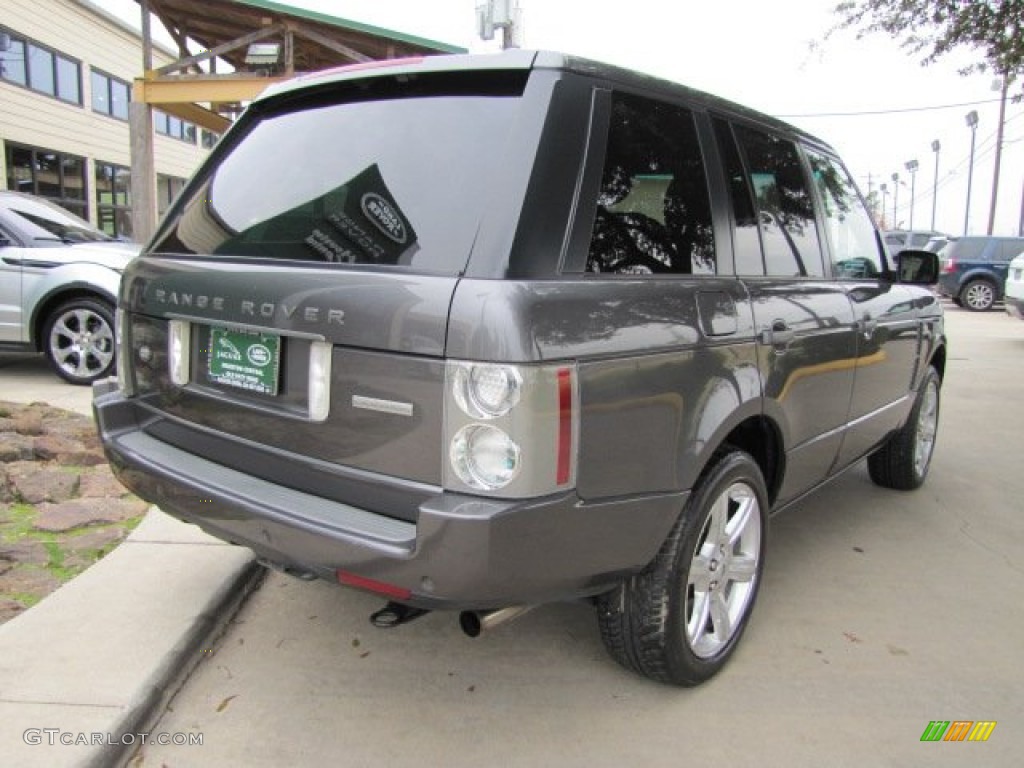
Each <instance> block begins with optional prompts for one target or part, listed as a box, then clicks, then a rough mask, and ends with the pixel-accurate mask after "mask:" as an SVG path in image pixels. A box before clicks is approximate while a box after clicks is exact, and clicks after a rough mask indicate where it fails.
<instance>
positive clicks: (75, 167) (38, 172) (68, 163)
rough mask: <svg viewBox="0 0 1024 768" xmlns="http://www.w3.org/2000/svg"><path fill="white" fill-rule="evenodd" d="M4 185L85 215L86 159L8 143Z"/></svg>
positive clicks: (86, 209)
mask: <svg viewBox="0 0 1024 768" xmlns="http://www.w3.org/2000/svg"><path fill="white" fill-rule="evenodd" d="M6 157H7V188H8V189H13V190H17V191H18V192H26V193H28V194H30V195H39V196H40V197H45V198H46V199H47V200H51V201H53V202H55V203H57V204H58V205H60V206H63V207H64V208H66V209H67V210H69V211H71V212H72V213H74V214H76V215H78V216H81V217H82V218H83V219H85V218H88V215H89V207H88V204H87V202H86V199H85V158H84V157H78V156H77V155H67V154H64V153H62V152H55V151H53V150H51V149H43V148H41V147H26V146H22V145H18V144H11V143H8V144H7V146H6Z"/></svg>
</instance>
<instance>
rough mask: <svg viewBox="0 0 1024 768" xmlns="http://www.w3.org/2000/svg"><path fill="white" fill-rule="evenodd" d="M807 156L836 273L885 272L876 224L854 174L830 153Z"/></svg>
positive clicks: (852, 275)
mask: <svg viewBox="0 0 1024 768" xmlns="http://www.w3.org/2000/svg"><path fill="white" fill-rule="evenodd" d="M807 157H808V158H809V159H810V161H811V171H812V173H813V174H814V181H815V183H816V184H817V185H818V191H819V193H820V194H821V204H822V207H823V209H824V214H825V215H824V221H825V232H826V237H827V238H828V241H829V244H830V245H831V253H832V265H833V272H834V274H835V275H836V277H847V278H862V277H875V276H877V275H879V274H881V272H882V258H881V253H880V252H879V249H878V240H877V239H876V237H875V227H874V224H872V222H871V217H870V215H869V214H868V212H867V210H866V209H865V208H864V205H863V203H862V202H861V198H860V195H859V194H857V188H856V186H854V183H853V179H851V178H850V174H848V173H847V172H846V169H845V168H843V167H842V166H841V165H840V164H839V163H838V162H836V161H835V160H834V159H832V158H831V157H827V156H826V155H821V154H818V153H817V152H808V153H807Z"/></svg>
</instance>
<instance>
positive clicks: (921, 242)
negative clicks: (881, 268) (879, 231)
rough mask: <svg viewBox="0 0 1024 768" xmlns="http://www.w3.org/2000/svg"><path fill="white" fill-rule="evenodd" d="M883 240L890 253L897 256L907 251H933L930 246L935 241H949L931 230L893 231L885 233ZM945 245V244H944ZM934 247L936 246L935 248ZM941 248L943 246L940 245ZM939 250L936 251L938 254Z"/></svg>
mask: <svg viewBox="0 0 1024 768" xmlns="http://www.w3.org/2000/svg"><path fill="white" fill-rule="evenodd" d="M882 239H883V241H884V242H885V247H886V249H887V250H888V251H889V253H890V254H891V255H893V256H895V255H896V254H897V253H899V252H900V251H903V250H907V249H918V250H924V251H930V250H932V248H931V247H929V244H932V243H933V241H936V240H937V241H939V242H940V243H941V242H942V241H943V240H947V239H948V238H947V236H946V235H944V234H943V233H941V232H934V231H932V230H930V229H920V230H918V229H914V230H906V229H891V230H889V231H888V232H885V233H883V235H882ZM943 244H944V243H943ZM933 247H934V246H933ZM940 247H941V245H940ZM937 252H938V250H937V249H936V253H937Z"/></svg>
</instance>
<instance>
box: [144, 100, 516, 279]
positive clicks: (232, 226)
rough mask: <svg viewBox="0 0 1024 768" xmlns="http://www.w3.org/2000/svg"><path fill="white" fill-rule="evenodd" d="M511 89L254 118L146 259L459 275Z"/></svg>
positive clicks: (301, 108)
mask: <svg viewBox="0 0 1024 768" xmlns="http://www.w3.org/2000/svg"><path fill="white" fill-rule="evenodd" d="M522 85H523V82H522V80H519V81H518V82H517V83H515V84H513V85H512V86H509V85H508V84H507V83H503V84H501V87H498V88H495V89H494V90H493V92H492V91H490V90H485V91H484V92H482V93H476V92H474V93H466V92H465V89H464V88H460V89H459V92H458V93H451V92H440V93H429V92H428V93H427V94H426V95H415V96H411V95H406V93H402V92H401V91H400V90H396V89H395V88H394V87H392V88H389V89H388V93H387V98H383V99H376V100H375V99H373V97H372V94H369V95H368V94H366V93H364V92H361V91H360V92H356V93H355V94H354V95H353V96H352V97H351V98H354V99H358V100H353V101H348V102H346V103H337V100H338V99H337V97H335V100H334V101H333V102H328V103H325V102H324V98H323V97H322V96H321V97H319V100H318V101H316V102H310V101H309V100H308V99H307V101H305V102H299V103H298V104H290V105H289V106H287V107H286V108H279V109H278V110H277V111H272V112H270V113H268V114H265V115H263V116H261V117H260V118H259V119H258V120H255V121H254V122H253V123H252V124H251V125H250V126H249V127H248V128H247V129H246V130H245V131H244V133H243V134H242V136H241V138H235V139H233V140H232V142H231V145H230V147H229V148H228V149H227V150H226V154H222V155H220V156H219V160H218V161H217V162H216V164H215V165H214V166H211V167H210V168H208V169H207V170H206V171H204V174H203V175H202V176H201V179H200V182H201V183H198V184H196V185H193V186H192V187H191V188H190V189H191V194H190V196H189V197H188V198H187V199H185V200H184V201H183V202H182V204H181V205H178V206H176V207H175V210H174V213H173V214H172V218H171V219H169V220H168V221H167V222H166V224H165V225H164V226H163V227H162V228H161V232H160V233H159V235H158V237H157V240H156V241H155V245H154V247H153V249H152V250H153V251H154V252H156V253H167V254H201V255H205V256H223V257H232V258H237V257H253V258H269V259H286V260H293V261H300V262H321V263H328V264H360V265H377V266H385V267H406V268H410V269H414V270H416V271H424V272H440V273H445V274H455V273H458V272H460V271H461V270H462V269H464V267H465V264H466V261H467V258H468V256H469V251H470V247H471V245H472V242H473V237H474V235H475V233H476V229H477V224H478V222H479V219H480V216H481V214H482V212H483V210H484V208H485V205H486V200H487V197H488V195H487V192H488V188H489V186H490V185H491V184H493V183H494V178H495V176H496V175H497V173H498V171H499V170H500V163H501V162H502V161H503V157H502V151H501V150H502V147H503V142H504V138H505V137H506V135H507V134H508V131H509V126H510V124H511V123H512V119H513V114H514V110H515V109H516V105H517V102H518V100H517V99H516V98H515V96H516V95H518V94H521V92H522ZM422 90H423V89H420V91H416V93H417V94H419V93H420V92H421V91H422ZM409 92H410V93H411V92H413V91H411V90H410V91H409Z"/></svg>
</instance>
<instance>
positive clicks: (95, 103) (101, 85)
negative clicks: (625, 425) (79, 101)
mask: <svg viewBox="0 0 1024 768" xmlns="http://www.w3.org/2000/svg"><path fill="white" fill-rule="evenodd" d="M130 93H131V92H130V90H129V88H128V83H126V82H125V81H124V80H118V79H117V78H116V77H111V76H110V75H105V74H103V73H102V72H100V71H98V70H95V69H94V70H93V71H92V111H93V112H99V113H101V114H104V115H110V116H111V117H116V118H117V119H118V120H127V119H128V102H129V101H130V100H131V96H130Z"/></svg>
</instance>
